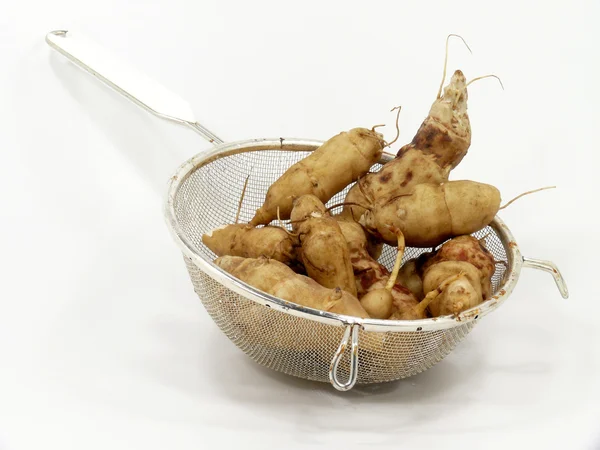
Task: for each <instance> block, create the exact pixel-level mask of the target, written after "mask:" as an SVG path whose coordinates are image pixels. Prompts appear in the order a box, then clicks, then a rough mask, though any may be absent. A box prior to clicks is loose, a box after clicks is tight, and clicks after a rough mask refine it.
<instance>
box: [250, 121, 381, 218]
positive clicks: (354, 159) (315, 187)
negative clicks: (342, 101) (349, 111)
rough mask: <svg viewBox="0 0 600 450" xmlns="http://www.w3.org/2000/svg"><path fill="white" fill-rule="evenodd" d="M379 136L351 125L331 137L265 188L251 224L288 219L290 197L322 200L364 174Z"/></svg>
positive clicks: (377, 150)
mask: <svg viewBox="0 0 600 450" xmlns="http://www.w3.org/2000/svg"><path fill="white" fill-rule="evenodd" d="M383 146H384V142H383V136H382V135H381V134H380V133H377V132H375V131H374V130H368V129H366V128H354V129H352V130H350V131H347V132H346V131H344V132H342V133H340V134H338V135H337V136H334V137H332V138H331V139H329V140H328V141H327V142H325V143H324V144H323V145H321V146H320V147H319V148H318V149H316V150H315V151H314V152H312V153H311V154H310V155H309V156H307V157H306V158H304V159H302V160H301V161H299V162H297V163H296V164H294V165H293V166H291V167H290V168H289V169H288V170H287V171H286V172H285V173H284V174H283V175H282V176H281V177H279V179H278V180H277V181H275V182H274V183H273V184H272V185H271V186H270V187H269V189H268V191H267V195H266V198H265V202H264V204H263V205H262V206H261V207H260V208H259V209H258V210H257V211H256V214H255V216H254V218H253V219H252V220H251V222H250V224H251V225H261V224H268V223H270V222H271V221H272V220H274V219H275V218H276V217H277V208H278V207H279V212H280V217H281V218H282V219H288V218H289V217H290V214H291V212H292V206H293V200H294V198H297V197H299V196H301V195H304V194H313V195H315V196H316V197H317V198H319V200H321V201H322V202H323V203H326V202H327V201H329V200H330V199H331V198H332V197H333V196H334V195H335V194H337V193H338V192H340V191H341V190H342V189H344V188H345V187H346V186H348V185H349V184H350V183H352V182H354V181H356V180H357V179H358V178H359V177H361V176H363V175H365V174H366V173H367V172H368V171H369V169H370V168H371V166H372V165H373V164H375V163H376V162H377V161H379V159H380V158H381V154H382V152H383Z"/></svg>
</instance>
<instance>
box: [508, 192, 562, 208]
mask: <svg viewBox="0 0 600 450" xmlns="http://www.w3.org/2000/svg"><path fill="white" fill-rule="evenodd" d="M555 188H556V186H546V187H543V188H539V189H534V190H533V191H527V192H523V193H522V194H519V195H517V196H516V197H515V198H513V199H512V200H511V201H510V202H508V203H507V204H506V205H504V206H501V207H500V209H504V208H506V207H507V206H508V205H510V204H511V203H512V202H514V201H515V200H518V199H520V198H521V197H523V196H525V195H529V194H535V193H536V192H540V191H545V190H546V189H555Z"/></svg>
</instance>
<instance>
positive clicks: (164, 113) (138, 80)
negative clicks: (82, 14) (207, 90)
mask: <svg viewBox="0 0 600 450" xmlns="http://www.w3.org/2000/svg"><path fill="white" fill-rule="evenodd" d="M46 42H47V43H48V45H49V46H50V47H52V48H53V49H54V50H56V51H57V52H59V53H60V54H62V55H63V56H65V57H66V58H68V59H69V60H70V61H72V62H73V63H74V64H75V65H77V66H78V67H80V68H81V69H83V70H85V71H86V72H88V73H90V74H92V75H93V76H94V77H96V78H97V79H99V80H100V81H102V82H103V83H104V84H106V85H108V86H110V87H111V88H113V89H114V90H115V91H117V92H118V93H120V94H121V95H123V96H124V97H126V98H128V99H129V100H131V101H132V102H134V103H135V104H137V105H138V106H140V107H142V108H144V109H145V110H146V111H149V112H151V113H152V114H154V115H155V116H157V117H160V118H161V119H166V120H170V121H172V122H176V123H179V124H183V125H187V126H188V127H190V128H191V129H192V130H194V131H196V132H197V133H198V134H200V135H201V136H202V137H203V138H204V139H206V140H207V141H208V142H210V143H212V144H215V145H216V144H222V143H223V140H221V139H220V138H219V137H218V136H217V135H216V134H214V133H213V132H211V131H210V130H208V129H207V128H206V127H204V126H203V125H202V124H200V123H198V121H197V120H196V118H195V117H194V113H193V111H192V109H191V107H190V105H189V104H188V103H187V102H186V101H185V100H183V99H181V98H180V97H178V96H177V95H175V94H173V93H172V92H170V91H168V90H167V89H166V88H165V87H164V86H162V85H161V84H160V83H157V82H156V81H154V80H152V79H151V78H149V77H148V76H147V75H144V74H143V73H141V72H139V71H138V70H136V69H135V68H133V67H132V66H131V65H129V64H128V63H126V62H125V61H122V60H119V59H118V58H117V57H116V56H115V55H112V54H110V53H109V52H108V51H106V50H105V49H104V48H102V47H101V46H100V45H98V44H96V43H95V42H93V41H92V40H90V39H88V38H86V37H84V36H82V35H80V34H78V33H73V32H72V31H65V30H57V31H51V32H50V33H48V34H47V35H46Z"/></svg>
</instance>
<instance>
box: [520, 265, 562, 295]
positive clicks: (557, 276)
mask: <svg viewBox="0 0 600 450" xmlns="http://www.w3.org/2000/svg"><path fill="white" fill-rule="evenodd" d="M523 267H529V268H532V269H538V270H543V271H544V272H548V273H550V274H551V275H552V276H553V277H554V281H555V283H556V286H557V287H558V290H559V291H560V294H561V295H562V297H563V298H569V290H568V289H567V283H566V282H565V279H564V278H563V276H562V274H561V273H560V271H559V270H558V267H556V264H554V263H553V262H552V261H544V260H541V259H533V258H526V257H524V256H523Z"/></svg>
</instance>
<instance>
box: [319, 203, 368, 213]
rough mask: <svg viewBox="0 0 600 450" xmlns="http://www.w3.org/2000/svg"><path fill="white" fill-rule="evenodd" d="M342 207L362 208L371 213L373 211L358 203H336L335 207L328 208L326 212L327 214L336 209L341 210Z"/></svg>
mask: <svg viewBox="0 0 600 450" xmlns="http://www.w3.org/2000/svg"><path fill="white" fill-rule="evenodd" d="M340 206H360V207H361V208H364V209H368V210H369V211H370V210H371V209H372V208H371V207H369V206H364V205H361V204H360V203H356V202H342V203H336V204H335V205H331V206H330V207H329V208H327V209H326V210H325V212H329V211H331V210H332V209H334V208H339V207H340Z"/></svg>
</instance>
